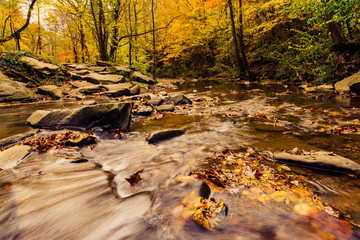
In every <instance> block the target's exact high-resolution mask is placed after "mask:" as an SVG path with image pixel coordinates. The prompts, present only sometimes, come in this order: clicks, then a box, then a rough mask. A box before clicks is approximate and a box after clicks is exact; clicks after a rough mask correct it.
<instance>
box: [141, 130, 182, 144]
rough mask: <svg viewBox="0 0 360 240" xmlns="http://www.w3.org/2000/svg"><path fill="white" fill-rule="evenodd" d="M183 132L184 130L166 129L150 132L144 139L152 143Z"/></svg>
mask: <svg viewBox="0 0 360 240" xmlns="http://www.w3.org/2000/svg"><path fill="white" fill-rule="evenodd" d="M184 133H185V130H182V129H178V130H166V131H161V132H157V133H152V134H150V135H149V136H148V137H147V138H146V139H145V140H146V141H147V142H148V143H151V144H154V143H157V142H160V141H164V140H168V139H171V138H173V137H177V136H181V135H183V134H184Z"/></svg>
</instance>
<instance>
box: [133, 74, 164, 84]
mask: <svg viewBox="0 0 360 240" xmlns="http://www.w3.org/2000/svg"><path fill="white" fill-rule="evenodd" d="M130 80H131V81H135V82H140V83H146V84H155V83H157V82H156V81H154V80H153V79H152V78H151V77H148V76H146V75H144V74H143V73H141V72H139V71H136V72H133V73H132V75H131V77H130Z"/></svg>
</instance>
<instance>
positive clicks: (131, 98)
mask: <svg viewBox="0 0 360 240" xmlns="http://www.w3.org/2000/svg"><path fill="white" fill-rule="evenodd" d="M141 99H144V100H150V99H151V97H150V95H149V94H140V95H135V96H129V97H124V98H122V100H125V101H128V100H141Z"/></svg>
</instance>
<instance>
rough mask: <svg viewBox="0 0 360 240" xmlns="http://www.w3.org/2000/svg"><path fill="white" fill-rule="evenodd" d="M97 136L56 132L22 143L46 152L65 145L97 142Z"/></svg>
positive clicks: (72, 145) (82, 144)
mask: <svg viewBox="0 0 360 240" xmlns="http://www.w3.org/2000/svg"><path fill="white" fill-rule="evenodd" d="M95 139H96V136H95V135H94V134H93V133H92V132H89V133H82V134H79V133H74V132H72V131H67V132H61V133H54V134H51V135H46V136H41V137H38V138H35V139H29V140H26V141H23V142H21V143H20V144H23V145H29V146H32V147H33V148H34V149H35V150H36V151H39V152H46V151H48V150H50V149H61V148H64V147H83V146H88V145H90V146H91V144H94V143H95Z"/></svg>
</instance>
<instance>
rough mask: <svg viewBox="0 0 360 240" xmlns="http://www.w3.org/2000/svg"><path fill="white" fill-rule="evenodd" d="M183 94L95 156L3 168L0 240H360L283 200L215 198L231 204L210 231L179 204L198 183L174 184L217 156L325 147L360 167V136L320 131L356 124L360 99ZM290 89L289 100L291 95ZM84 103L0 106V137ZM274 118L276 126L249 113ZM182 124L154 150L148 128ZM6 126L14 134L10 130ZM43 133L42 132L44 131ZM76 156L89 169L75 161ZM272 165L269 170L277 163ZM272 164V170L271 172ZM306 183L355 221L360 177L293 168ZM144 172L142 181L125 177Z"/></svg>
mask: <svg viewBox="0 0 360 240" xmlns="http://www.w3.org/2000/svg"><path fill="white" fill-rule="evenodd" d="M178 87H179V89H178V90H176V91H177V92H182V93H185V94H187V95H188V96H190V97H191V98H193V99H196V98H199V97H202V96H208V97H213V98H215V99H214V100H213V101H210V102H206V101H205V102H194V104H193V107H191V108H190V109H188V108H186V109H177V110H176V113H167V114H165V115H164V116H163V117H162V118H157V119H154V118H135V119H134V122H133V123H132V125H131V128H130V131H131V133H130V135H129V137H127V138H124V139H121V140H118V139H109V138H107V137H105V136H103V137H102V136H100V137H99V139H98V140H97V144H96V145H95V148H94V149H93V150H90V149H88V148H84V149H82V150H80V151H78V150H72V149H62V150H51V151H50V152H48V153H42V154H39V153H36V152H33V153H31V154H30V156H29V157H28V158H27V159H26V161H24V162H22V163H20V164H19V165H18V166H16V167H15V168H14V169H12V170H11V171H1V172H0V181H1V197H0V202H2V203H3V204H1V208H0V219H1V220H0V225H1V229H2V230H1V231H0V238H1V239H39V238H40V239H42V238H47V239H199V238H207V239H329V236H332V235H333V236H335V237H336V238H337V239H358V238H359V237H360V235H359V230H358V229H356V228H351V227H350V226H348V225H346V224H345V225H343V224H342V223H339V221H338V220H337V219H335V218H333V217H332V216H330V215H327V214H325V213H323V212H321V213H318V214H315V215H312V216H310V217H309V216H306V217H305V216H301V215H298V214H296V213H294V212H293V211H292V209H291V208H290V207H289V206H287V205H284V204H282V203H281V202H272V203H270V204H263V203H261V202H260V201H256V200H253V199H249V198H246V197H244V196H242V195H237V194H230V193H229V192H215V193H213V197H214V198H216V199H222V200H224V202H225V203H226V205H227V206H228V208H229V214H228V215H227V216H220V217H219V218H220V220H221V221H220V223H219V226H218V227H217V228H215V230H213V231H207V230H204V229H202V228H200V227H198V226H196V224H194V223H193V222H192V221H186V220H185V219H184V218H183V217H182V201H183V199H184V198H185V197H186V196H187V195H188V194H190V193H191V192H192V191H195V192H198V190H199V188H200V185H201V181H194V182H189V183H179V181H178V180H176V177H177V176H186V175H188V174H189V172H191V171H194V170H198V169H201V168H208V167H209V166H210V165H211V164H213V162H211V158H210V157H211V156H212V154H213V152H218V151H222V150H224V149H231V150H235V151H245V150H246V149H248V148H253V149H256V150H257V151H265V150H266V151H282V150H291V149H293V148H295V147H297V148H299V149H302V150H319V149H322V150H327V151H332V152H335V153H337V154H339V155H342V156H345V157H348V158H349V159H351V160H353V161H355V162H358V163H360V149H359V145H358V142H359V140H360V137H359V136H360V135H352V134H348V135H339V134H329V133H323V132H316V130H319V129H321V127H323V125H325V123H332V122H333V121H340V120H341V121H348V120H351V121H353V120H356V119H360V112H359V110H358V109H359V107H360V104H359V101H358V99H343V98H339V96H335V95H332V94H331V93H326V95H329V96H330V97H329V98H328V99H326V100H325V101H320V100H317V99H316V98H315V99H312V98H309V96H310V95H306V94H302V93H300V92H298V90H297V88H296V86H288V87H287V86H281V85H270V86H261V85H256V86H255V85H240V84H235V83H231V82H225V83H224V82H222V83H221V82H217V81H196V82H187V83H185V84H182V85H179V86H178ZM286 91H292V93H291V94H284V93H285V92H286ZM64 104H66V107H67V106H72V107H73V106H77V105H78V103H76V102H75V103H62V102H60V103H59V102H58V103H49V104H44V105H28V106H18V107H9V108H2V109H0V138H4V137H7V136H9V135H13V134H15V133H20V132H24V131H26V130H27V129H28V127H27V126H26V125H24V124H23V123H24V121H25V119H26V118H27V116H28V115H30V114H31V113H32V112H33V111H34V110H35V109H46V108H59V107H62V105H64ZM257 113H266V114H268V115H271V116H276V117H277V119H278V121H279V122H280V123H281V124H282V125H281V126H273V125H269V124H267V123H266V121H263V120H262V119H256V118H252V117H250V116H251V115H254V114H257ZM174 128H181V129H186V134H184V135H182V136H180V137H176V138H173V139H171V140H168V141H165V142H161V143H159V144H156V145H151V144H148V143H146V142H145V138H146V136H147V135H148V134H149V133H150V132H153V131H158V130H164V129H174ZM3 129H8V130H6V131H5V130H3ZM45 133H46V132H45ZM75 158H81V159H86V160H88V162H84V163H71V162H72V159H75ZM271 164H272V163H269V165H271ZM271 166H272V165H271ZM290 167H291V169H292V170H293V171H294V172H295V173H296V174H299V175H303V176H306V179H307V180H306V181H307V183H308V185H307V186H308V187H309V188H310V189H311V190H312V191H313V192H314V193H315V194H316V195H317V196H319V197H320V198H321V199H322V201H323V202H325V203H328V204H331V205H334V206H336V207H337V208H338V209H339V210H340V211H342V212H343V213H344V214H349V215H350V216H351V219H352V220H353V221H354V222H355V223H357V224H360V200H359V199H360V181H359V179H358V178H354V177H351V176H348V175H346V174H328V173H324V172H319V171H316V170H309V169H304V168H301V167H298V166H290ZM142 169H144V172H143V173H142V174H141V177H142V179H143V180H142V181H141V182H140V184H138V185H136V186H131V185H130V184H129V183H128V182H127V181H126V180H125V178H127V177H129V176H130V175H131V174H133V173H135V172H136V171H139V170H142Z"/></svg>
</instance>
